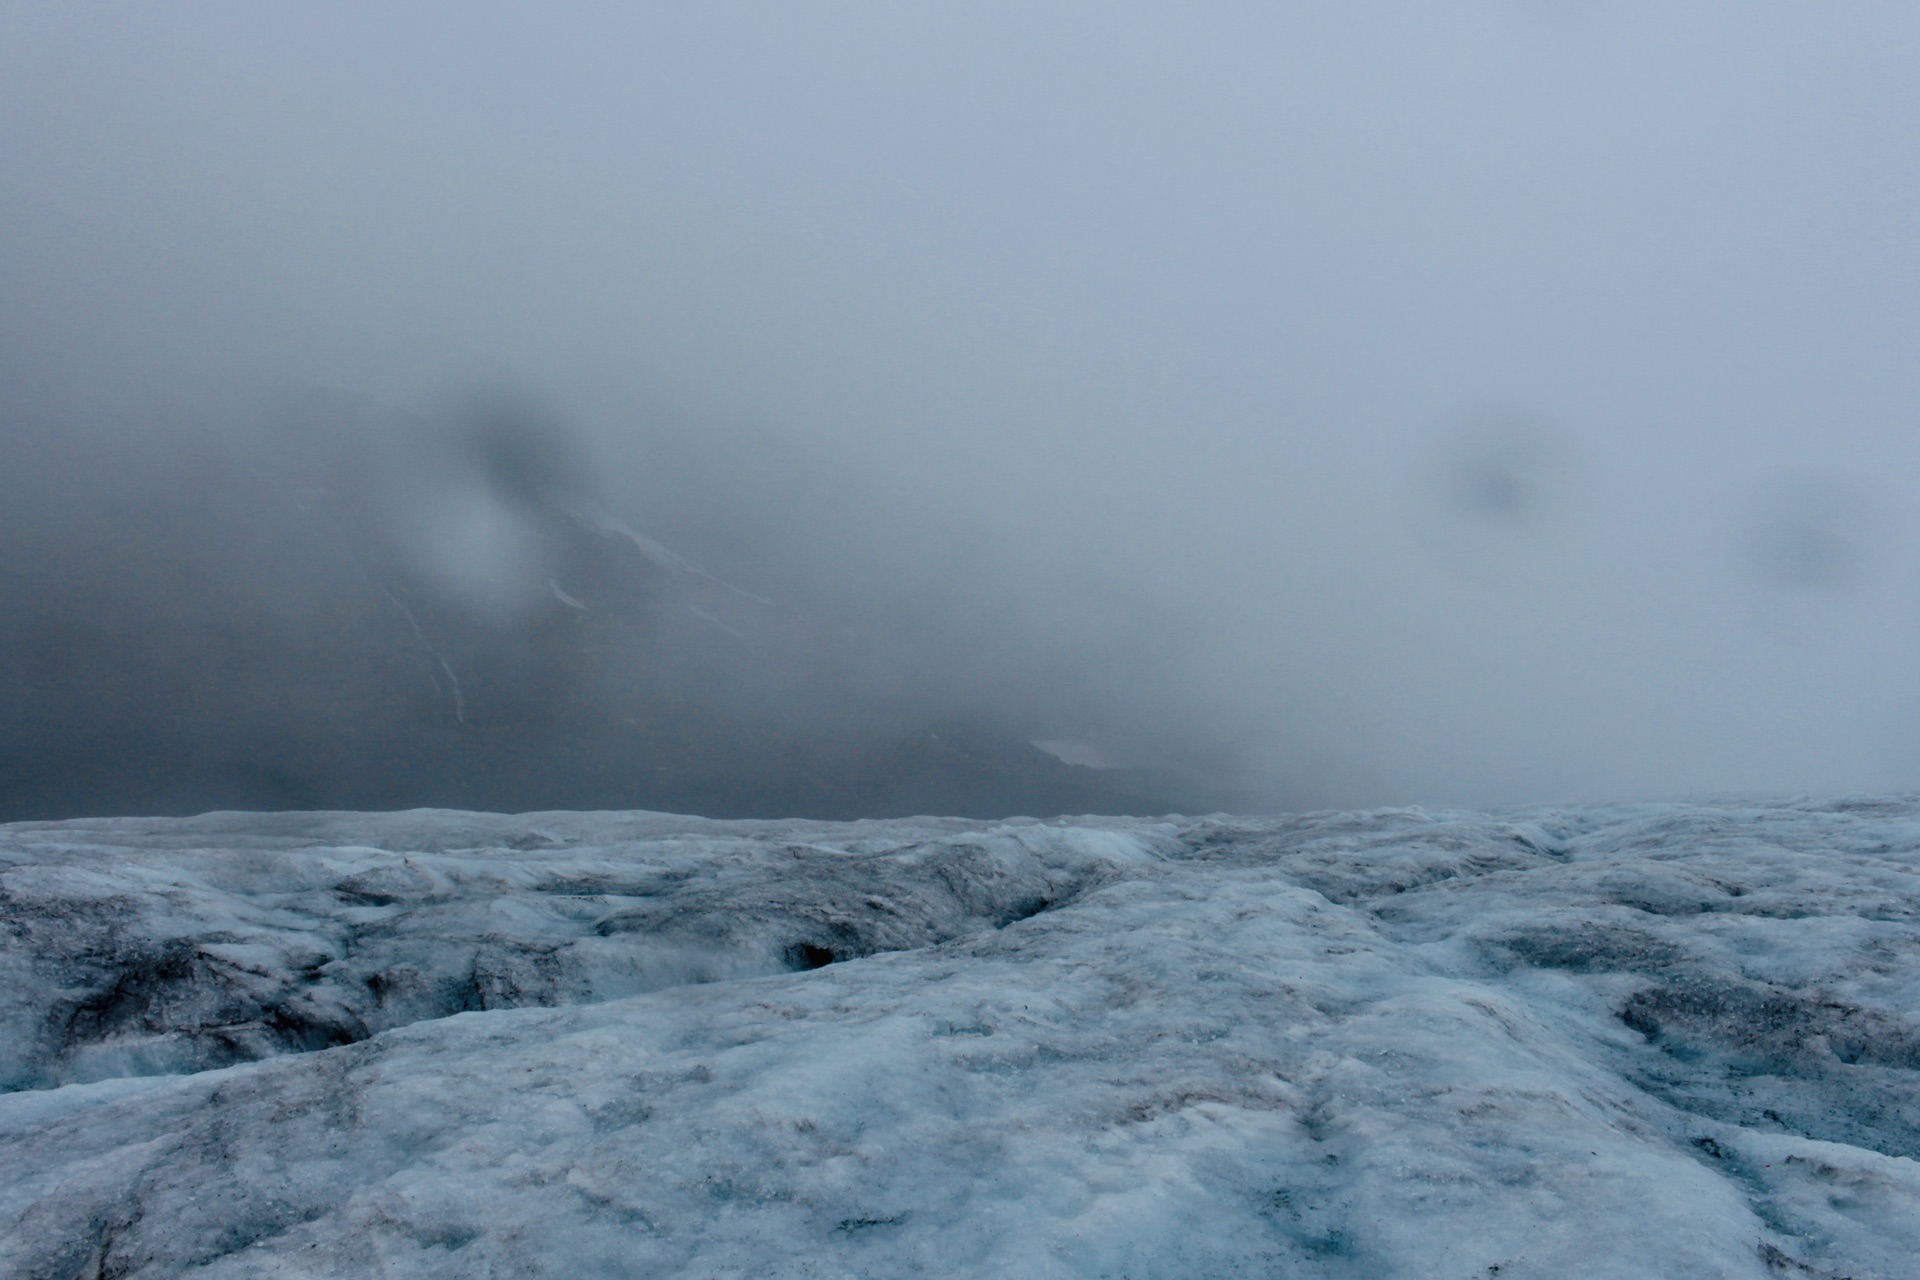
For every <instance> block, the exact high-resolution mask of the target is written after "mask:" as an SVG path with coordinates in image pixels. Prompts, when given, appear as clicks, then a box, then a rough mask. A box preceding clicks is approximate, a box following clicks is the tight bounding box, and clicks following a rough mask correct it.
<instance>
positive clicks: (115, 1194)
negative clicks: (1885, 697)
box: [0, 796, 1920, 1280]
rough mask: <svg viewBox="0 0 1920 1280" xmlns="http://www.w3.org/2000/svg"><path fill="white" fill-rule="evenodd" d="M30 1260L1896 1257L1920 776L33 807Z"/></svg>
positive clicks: (961, 1269)
mask: <svg viewBox="0 0 1920 1280" xmlns="http://www.w3.org/2000/svg"><path fill="white" fill-rule="evenodd" d="M0 919H3V920H4V923H5V926H6V928H5V930H4V934H3V935H0V975H3V976H4V981H3V982H0V1089H4V1090H5V1092H4V1093H0V1275H5V1276H22V1277H44V1278H47V1280H65V1278H67V1277H75V1278H78V1277H104V1276H114V1277H159V1276H176V1275H191V1276H196V1277H208V1278H209V1280H211V1278H213V1277H237V1276H269V1277H320V1276H363V1275H384V1276H436V1277H455V1276H458V1277H479V1276H556V1277H559V1276H564V1277H596V1276H607V1277H615V1276H618V1277H637V1276H680V1277H732V1276H739V1277H746V1276H754V1277H767V1276H779V1277H784V1276H794V1277H799V1276H874V1277H894V1276H914V1275H925V1276H988V1275H993V1276H1002V1275H1004V1276H1023V1277H1025V1276H1032V1277H1093V1276H1103V1277H1189V1276H1190V1277H1230V1276H1301V1277H1330V1278H1331V1277H1354V1278H1358V1277H1459V1278H1461V1280H1466V1278H1468V1277H1480V1278H1493V1280H1515V1278H1517V1277H1556V1278H1557V1277H1567V1276H1582V1277H1596V1278H1599V1277H1622V1278H1625V1277H1635V1278H1640V1277H1650V1276H1674V1277H1679V1276H1687V1277H1755V1278H1758V1277H1767V1276H1780V1275H1789V1276H1806V1277H1828V1278H1832V1280H1837V1278H1838V1277H1851V1278H1853V1280H1867V1278H1868V1277H1884V1278H1893V1277H1907V1276H1911V1275H1913V1274H1914V1268H1915V1265H1916V1264H1915V1262H1914V1259H1915V1258H1916V1257H1920V1017H1917V1016H1916V1015H1917V1014H1920V800H1915V799H1913V798H1906V797H1858V796H1856V797H1851V798H1846V799H1840V800H1791V801H1777V802H1765V803H1762V802H1740V803H1722V804H1643V805H1615V806H1599V807H1579V808H1569V807H1562V808H1539V809H1528V810H1513V811H1504V812H1495V813H1471V812H1427V811H1422V810H1416V809H1396V810H1378V811H1371V812H1357V813H1314V814H1296V815H1286V816H1280V817H1272V818H1240V817H1228V816H1220V815H1216V816H1212V817H1201V818H1171V817H1170V818H1162V819H1153V820H1137V819H1123V818H1071V819H1055V820H1049V821H1039V820H1011V821H999V822H991V821H963V820H958V819H898V820H884V821H866V822H853V823H837V824H836V823H823V822H802V821H788V822H777V821H753V822H747V821H714V820H706V819H698V818H686V817H676V816H672V815H667V814H659V813H646V812H631V813H572V812H566V813H537V814H521V815H514V816H503V815H493V814H479V813H466V812H453V811H437V810H417V811H411V812H403V813H390V814H360V813H217V814H208V815H204V816H202V817H198V818H168V819H157V818H156V819H129V818H115V819H91V820H76V821H66V822H36V823H15V824H11V825H7V826H4V827H0Z"/></svg>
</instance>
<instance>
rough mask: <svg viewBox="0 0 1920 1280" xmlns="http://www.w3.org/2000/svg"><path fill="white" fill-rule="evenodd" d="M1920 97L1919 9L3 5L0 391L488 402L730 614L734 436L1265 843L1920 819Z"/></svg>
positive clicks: (1091, 735)
mask: <svg viewBox="0 0 1920 1280" xmlns="http://www.w3.org/2000/svg"><path fill="white" fill-rule="evenodd" d="M1916 67H1920V9H1916V8H1914V7H1913V6H1912V5H1909V4H1894V3H1887V4H1873V3H1856V4H1847V5H1809V4H1804V3H1758V2H1755V0H1743V2H1742V3H1738V4H1733V3H1726V4H1670V3H1659V4H1652V3H1649V4H1627V3H1607V2H1604V0H1602V2H1599V3H1590V4H1573V3H1528V2H1523V0H1488V2H1486V3H1460V4H1451V5H1426V4H1411V3H1408V4H1384V3H1383V4H1368V5H1305V4H1300V5H1252V4H1248V5H1225V4H1222V5H1188V4H1180V5H1172V4H1168V5H1145V4H1100V5H1094V4H1087V5H1080V6H1063V5H1054V4H1043V3H1032V2H1031V0H1029V2H1027V3H1019V4H1006V5H988V4H965V5H961V4H953V5H940V6H933V5H898V4H872V5H854V4H835V5H810V4H757V5H723V4H714V3H700V4H686V5H678V6H669V5H648V6H635V5H605V6H596V5H488V4H474V3H461V4H451V3H447V4H432V5H418V4H415V5H407V4H396V3H391V2H383V3H380V4H369V5H354V4H329V5H324V6H310V5H300V6H296V5H266V4H232V5H199V4H188V3H171V4H167V5H88V6H76V5H67V4H38V5H36V4H25V3H13V4H9V5H7V6H5V8H4V9H0V376H3V377H4V378H5V379H6V381H7V383H8V384H9V385H10V387H11V388H12V390H11V392H10V394H11V395H12V396H13V397H14V398H15V400H16V402H27V401H32V402H35V403H41V402H45V403H55V404H59V405H61V406H63V412H66V413H68V414H69V415H72V414H85V413H88V412H98V413H100V414H102V415H103V416H111V415H119V417H120V418H122V419H124V418H125V417H126V415H127V412H128V405H130V404H147V403H157V402H166V403H167V404H169V405H171V406H172V412H173V413H174V414H175V416H176V417H177V416H178V415H179V413H181V412H185V413H187V414H189V415H190V414H191V413H192V412H193V409H192V408H191V406H195V405H201V404H205V405H208V406H213V405H215V404H216V403H218V404H230V403H245V402H247V401H248V400H249V398H250V397H254V396H256V395H266V394H271V393H273V392H275V391H278V390H284V389H297V388H303V387H314V386H319V387H330V388H343V389H350V390H353V391H357V392H364V393H367V394H370V395H373V396H376V397H379V398H381V399H383V400H385V401H387V402H389V403H392V404H395V405H400V406H423V405H430V404H434V403H438V402H440V401H441V400H442V399H443V398H444V397H446V396H448V395H450V394H454V393H456V392H458V391H459V390H460V389H461V388H463V387H471V386H476V385H487V386H497V385H513V386H516V387H523V388H527V389H529V391H530V393H532V394H537V395H539V396H542V397H545V398H546V399H547V400H548V401H549V402H550V403H551V404H553V405H554V406H555V407H556V412H558V413H560V414H562V415H563V416H565V417H567V418H569V419H570V420H572V421H574V422H576V423H577V424H579V426H580V428H581V429H582V430H583V431H585V432H586V433H587V434H588V435H589V436H590V437H592V438H593V439H594V440H595V441H596V447H597V448H598V449H599V456H600V457H601V458H602V460H603V461H602V466H603V467H604V468H605V470H606V472H607V475H608V477H609V479H608V488H609V491H610V493H611V494H612V495H613V497H612V499H610V500H614V501H617V500H618V499H619V498H620V495H621V494H623V493H625V494H629V495H631V503H633V504H639V505H641V506H642V507H644V501H643V499H644V497H645V495H647V494H652V495H654V499H655V500H656V501H667V500H668V499H667V498H666V497H664V496H663V494H665V493H666V490H667V489H672V491H673V493H672V497H671V501H672V502H674V503H677V504H678V506H677V508H676V510H677V511H678V513H679V514H678V516H677V517H676V519H677V522H678V524H679V525H680V526H683V527H685V528H687V529H689V530H693V532H691V533H689V535H688V536H691V537H694V538H695V539H696V540H701V539H704V540H705V542H706V543H707V545H705V546H704V547H701V548H696V550H699V551H701V552H702V553H703V554H706V555H709V556H716V555H717V556H720V557H721V558H723V559H730V560H732V561H735V562H736V563H733V564H732V565H730V566H729V567H730V568H731V569H732V571H734V572H737V573H740V574H744V575H746V576H748V577H752V576H753V575H754V574H755V572H756V570H755V568H754V566H753V564H752V563H751V561H752V560H753V558H754V556H755V555H756V551H755V544H754V541H753V539H752V538H749V537H744V536H743V537H741V538H738V539H735V540H733V541H731V542H729V540H728V538H727V536H726V533H725V530H726V528H727V527H729V525H730V522H731V516H732V515H734V514H736V512H735V511H734V508H735V507H736V506H738V507H739V510H738V512H737V514H738V515H739V521H738V527H741V528H750V529H764V528H765V527H766V526H767V525H768V524H769V521H768V520H767V518H766V502H767V501H773V499H771V498H767V499H765V501H761V500H760V499H757V498H756V497H755V496H754V495H755V494H756V493H758V494H763V495H764V494H771V493H773V492H774V491H775V490H776V489H777V488H778V486H777V485H773V484H772V482H771V481H768V480H767V479H766V476H765V473H766V472H767V471H768V469H769V466H770V464H769V463H768V461H767V450H769V449H772V450H773V451H774V452H775V453H777V454H778V455H779V457H781V458H784V459H793V460H795V461H794V463H793V465H794V466H796V467H799V468H801V469H804V470H806V472H807V474H808V475H811V476H815V477H822V476H824V477H833V478H835V482H836V483H838V482H844V485H845V490H844V493H845V499H844V500H845V503H846V504H847V505H848V507H849V508H856V507H857V508H859V509H860V510H862V511H865V512H868V513H869V515H868V517H867V523H866V524H862V523H860V521H858V520H851V521H843V522H842V523H841V524H839V525H835V524H834V522H833V521H832V520H824V521H819V522H816V523H817V524H818V530H817V531H816V532H815V533H814V534H812V535H810V536H809V535H806V534H804V533H803V534H802V535H801V537H800V542H799V546H798V548H797V549H796V547H795V546H793V545H788V546H784V547H781V548H779V549H777V550H774V549H766V550H765V554H766V555H767V556H768V557H769V563H772V562H773V561H774V560H778V561H779V563H780V565H781V566H782V567H781V569H780V572H783V573H789V574H792V573H806V572H814V573H817V574H818V575H819V577H820V578H821V580H822V581H824V582H831V580H832V579H833V576H834V575H835V574H836V573H840V572H855V570H850V569H845V568H837V567H836V566H844V565H846V564H848V563H854V564H857V565H859V566H860V567H859V568H858V570H857V572H859V573H863V574H871V575H877V576H879V577H881V578H888V580H889V581H892V582H893V583H894V585H895V586H896V587H897V588H898V589H900V590H902V591H905V592H907V593H909V594H911V593H912V592H913V591H914V590H920V591H921V592H922V594H925V592H926V591H927V590H933V589H934V588H933V587H932V586H930V585H929V584H932V583H936V582H937V594H939V595H940V596H941V598H942V599H943V600H944V601H945V602H946V604H947V607H950V608H952V609H954V610H955V611H956V612H957V613H960V614H964V613H967V612H968V611H979V610H984V611H988V612H991V613H993V614H994V616H1005V617H1007V618H1010V619H1014V620H1015V621H1012V622H1009V623H1008V627H1009V630H1008V632H1007V634H1008V635H1009V636H1011V635H1012V634H1013V633H1014V632H1019V633H1020V634H1021V635H1023V636H1025V637H1027V639H1025V640H1020V641H1015V640H1013V639H1008V640H1007V641H1006V643H1008V644H1009V645H1012V644H1016V643H1029V642H1031V640H1032V637H1033V636H1049V637H1052V638H1053V642H1054V643H1056V644H1058V645H1065V646H1067V647H1068V648H1072V647H1074V646H1082V647H1084V649H1085V651H1086V652H1087V654H1088V657H1087V662H1088V663H1089V664H1090V665H1091V666H1092V667H1093V668H1095V669H1097V671H1098V673H1099V676H1098V678H1099V679H1100V680H1104V681H1106V682H1107V686H1108V689H1107V695H1106V696H1107V697H1108V699H1109V700H1110V701H1113V702H1117V703H1118V704H1124V706H1123V711H1121V712H1114V711H1111V709H1109V712H1106V713H1098V714H1096V713H1095V712H1094V711H1091V710H1089V711H1087V713H1086V715H1085V717H1084V719H1085V721H1086V722H1085V723H1082V724H1075V723H1068V722H1066V721H1063V722H1062V723H1060V724H1059V725H1058V726H1056V731H1057V733H1058V734H1059V735H1060V736H1062V737H1068V738H1074V737H1078V738H1082V739H1086V740H1087V742H1088V744H1089V749H1092V750H1096V751H1097V752H1101V753H1104V754H1105V755H1107V756H1110V757H1112V758H1115V759H1122V758H1127V757H1137V758H1141V759H1146V758H1150V757H1153V756H1154V754H1155V745H1154V735H1155V733H1156V729H1155V728H1154V726H1155V725H1164V726H1165V731H1166V734H1167V738H1168V741H1173V740H1174V739H1176V738H1177V739H1180V740H1181V741H1183V742H1186V743H1188V744H1189V745H1191V744H1193V743H1203V744H1204V742H1207V741H1211V742H1213V743H1215V744H1216V745H1217V746H1218V747H1219V749H1220V754H1219V755H1218V757H1217V759H1219V760H1221V761H1225V762H1227V763H1224V764H1222V765H1221V767H1222V768H1230V769H1232V770H1234V771H1236V773H1237V775H1238V776H1239V779H1240V781H1242V782H1244V783H1246V784H1247V785H1250V786H1252V787H1253V788H1254V789H1255V790H1256V792H1257V793H1258V794H1259V795H1260V796H1261V797H1262V800H1263V803H1266V804H1270V805H1275V806H1280V805H1284V806H1289V807H1292V806H1300V805H1333V804H1339V805H1349V804H1398V803H1417V804H1429V805H1433V804H1450V803H1462V804H1484V803H1498V802H1511V801H1533V800H1560V799H1568V800H1577V799H1606V798H1619V799H1630V798H1639V797H1647V798H1652V797H1668V796H1685V795H1687V794H1689V793H1693V794H1709V793H1716V792H1718V793H1725V792H1752V791H1830V790H1836V789H1889V788H1903V789H1912V788H1913V787H1915V786H1916V785H1920V254H1917V253H1916V249H1917V248H1920V216H1916V210H1920V169H1917V168H1916V158H1917V157H1920V75H1916V74H1915V68H1916ZM207 411H208V412H209V413H213V412H215V410H214V409H212V408H211V407H209V409H208V410H207ZM222 412H224V410H222ZM135 416H136V417H137V416H138V415H137V414H135ZM157 420H158V418H156V421H157ZM662 423H671V424H673V427H672V430H673V431H674V432H676V433H678V434H679V435H680V436H681V437H684V438H682V439H680V440H679V442H678V444H676V445H674V446H672V447H667V446H664V445H662V443H661V433H662V431H663V427H662V426H661V424H662ZM756 440H757V441H760V442H761V443H760V444H754V443H752V442H754V441H756ZM772 442H777V445H776V444H775V443H772ZM676 449H677V450H679V453H678V454H676V453H675V450H676ZM749 450H753V451H754V452H749ZM683 455H684V457H698V458H702V459H704V462H702V463H700V464H699V465H691V464H690V469H689V470H687V472H686V473H685V474H686V475H687V476H688V477H690V478H689V479H687V480H686V481H684V483H680V487H679V488H677V489H675V488H673V483H668V482H663V481H662V480H661V479H660V478H659V476H658V474H657V469H658V468H663V467H666V466H667V465H668V462H669V461H670V460H671V459H672V458H673V457H676V456H683ZM683 460H684V459H683ZM729 461H732V462H737V464H738V466H739V468H740V470H741V473H742V474H743V475H747V476H757V477H760V478H759V479H757V480H755V481H753V484H758V485H760V486H761V487H760V488H759V489H758V490H756V489H754V488H753V484H744V483H743V486H735V487H727V486H716V485H715V484H714V482H713V481H712V478H711V477H712V473H713V472H714V471H715V470H716V469H724V466H725V464H727V463H728V462H729ZM72 464H73V465H74V466H76V467H85V466H93V465H99V459H97V458H94V457H79V456H76V457H75V458H74V459H73V460H72ZM781 465H782V466H784V465H785V464H784V463H783V464H781ZM649 468H654V469H655V470H649ZM776 469H777V468H776ZM699 477H705V478H704V479H701V478H699ZM663 483H665V485H666V488H664V489H663ZM811 483H813V485H814V489H813V490H811V491H810V492H812V493H813V494H814V497H813V499H812V500H813V501H815V502H816V503H817V502H818V501H819V488H820V485H821V484H822V483H825V482H823V481H820V480H818V479H816V480H815V481H813V482H811ZM701 485H706V486H708V488H710V489H711V492H708V491H707V490H706V489H700V488H699V486H701ZM688 486H693V490H691V491H690V490H689V488H688ZM769 486H771V487H769ZM703 507H704V508H705V509H706V510H708V511H709V512H710V514H711V516H712V518H711V519H709V520H708V522H707V523H706V524H705V525H704V526H701V525H700V524H699V522H698V521H697V520H696V521H690V520H689V519H688V515H687V513H688V511H689V510H692V509H698V508H703ZM749 507H751V508H752V510H748V508H749ZM888 513H892V514H888ZM625 514H626V515H627V516H628V518H629V519H630V520H631V521H632V522H633V523H635V524H636V525H637V526H639V527H642V528H646V527H648V520H647V515H648V512H647V511H646V510H645V509H640V510H629V511H627V512H625ZM663 519H664V516H663ZM881 526H884V527H885V528H887V529H890V530H893V531H895V535H896V537H895V539H894V541H895V544H894V545H889V546H886V547H885V548H883V549H882V550H881V551H878V552H876V551H874V550H873V549H872V548H870V547H869V548H867V549H866V550H865V552H864V553H863V554H865V556H866V558H865V559H864V560H863V559H860V558H859V557H854V559H853V560H851V561H849V560H848V558H847V556H846V555H845V554H843V553H844V552H845V551H846V548H845V546H843V545H842V544H843V543H845V542H847V541H848V540H850V539H858V538H860V537H863V536H867V535H873V533H874V530H875V529H876V528H878V527H881ZM809 527H811V526H809ZM701 528H704V530H705V532H704V533H702V532H699V530H700V529H701ZM835 530H837V532H835ZM850 530H851V531H852V532H850ZM860 530H865V531H866V534H865V535H862V534H861V533H860V532H859V531H860ZM836 539H837V540H838V541H836ZM889 540H890V539H889V537H887V536H868V541H873V542H888V541H889ZM956 541H958V542H961V543H964V544H965V545H967V546H969V547H972V548H976V549H979V550H977V553H976V552H969V553H968V554H967V555H957V554H956V553H955V552H954V551H953V545H954V543H955V542H956ZM808 557H811V558H812V563H811V566H810V567H809V565H808V564H807V563H806V562H807V560H808ZM740 561H746V562H748V563H745V564H741V563H737V562H740ZM796 566H797V567H796ZM761 572H762V573H764V574H771V573H772V570H771V569H766V568H765V567H764V566H763V568H762V570H761ZM916 573H920V574H924V575H925V578H926V581H925V582H921V583H918V584H916V583H915V582H914V575H915V574H916ZM889 575H891V577H890V578H889ZM1116 655H1117V656H1116ZM1127 708H1131V711H1132V712H1133V714H1125V713H1123V712H1124V711H1125V710H1126V709H1127ZM1070 719H1071V715H1070V714H1069V715H1068V720H1070ZM1194 750H1195V751H1197V752H1198V754H1196V755H1193V757H1192V758H1194V759H1201V758H1205V757H1206V753H1205V751H1204V749H1201V748H1194Z"/></svg>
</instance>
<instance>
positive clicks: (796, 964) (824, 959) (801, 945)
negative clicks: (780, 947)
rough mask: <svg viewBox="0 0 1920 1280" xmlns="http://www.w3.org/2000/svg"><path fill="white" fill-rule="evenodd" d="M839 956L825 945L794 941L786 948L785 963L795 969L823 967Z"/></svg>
mask: <svg viewBox="0 0 1920 1280" xmlns="http://www.w3.org/2000/svg"><path fill="white" fill-rule="evenodd" d="M839 958H840V957H839V956H837V955H835V954H834V953H833V952H832V951H831V950H830V949H828V948H826V947H817V946H815V945H814V944H813V943H811V942H796V943H794V944H793V945H792V946H790V947H788V948H787V964H788V965H789V966H790V967H791V968H795V969H824V968H826V967H827V966H828V965H830V964H832V963H833V962H834V961H835V960H838V959H839Z"/></svg>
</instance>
